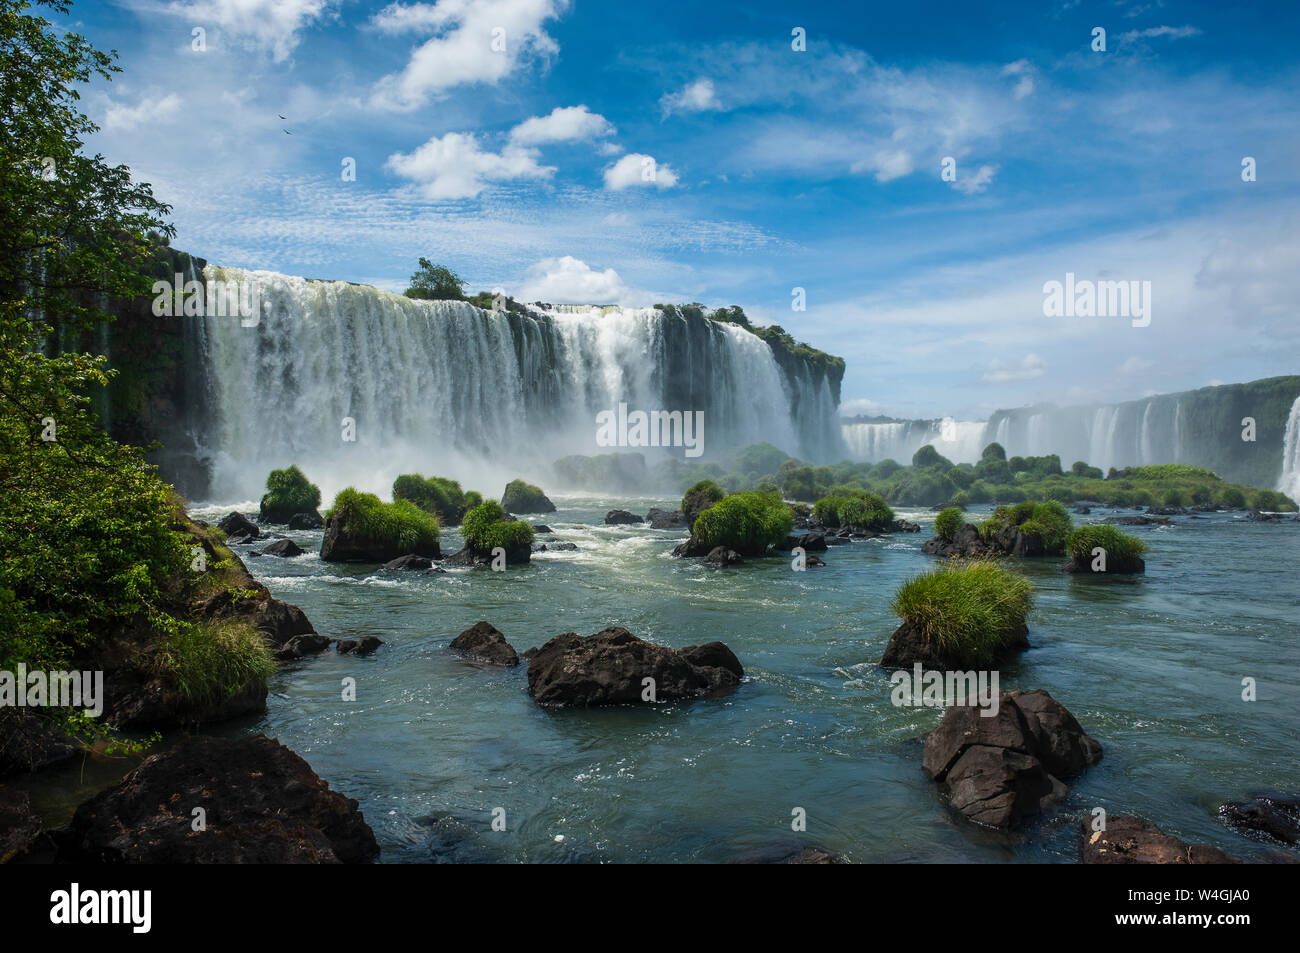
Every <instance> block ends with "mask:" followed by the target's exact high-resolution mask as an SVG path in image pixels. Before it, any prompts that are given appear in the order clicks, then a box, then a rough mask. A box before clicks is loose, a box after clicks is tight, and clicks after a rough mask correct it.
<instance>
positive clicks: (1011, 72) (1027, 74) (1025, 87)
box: [1002, 60, 1036, 99]
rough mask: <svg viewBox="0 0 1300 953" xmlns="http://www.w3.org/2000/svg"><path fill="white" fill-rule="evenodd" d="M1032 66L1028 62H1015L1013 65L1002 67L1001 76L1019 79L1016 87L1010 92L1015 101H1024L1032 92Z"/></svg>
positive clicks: (1033, 72)
mask: <svg viewBox="0 0 1300 953" xmlns="http://www.w3.org/2000/svg"><path fill="white" fill-rule="evenodd" d="M1035 72H1036V71H1035V70H1034V66H1033V64H1032V63H1030V62H1029V60H1016V61H1015V62H1014V63H1008V64H1007V65H1006V66H1004V67H1002V75H1003V76H1016V77H1019V79H1018V80H1017V82H1016V87H1015V89H1014V90H1012V95H1013V96H1015V97H1016V99H1024V98H1025V97H1026V96H1028V95H1029V94H1031V93H1032V92H1033V91H1034V75H1035Z"/></svg>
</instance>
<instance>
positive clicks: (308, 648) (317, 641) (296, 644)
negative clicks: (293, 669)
mask: <svg viewBox="0 0 1300 953" xmlns="http://www.w3.org/2000/svg"><path fill="white" fill-rule="evenodd" d="M329 647H330V639H329V638H328V637H326V636H324V635H317V634H316V633H314V632H313V633H312V634H310V635H295V636H294V637H293V638H292V639H290V640H289V641H288V642H286V643H284V645H282V646H280V648H279V649H278V650H276V653H275V659H276V661H277V662H292V661H295V660H296V659H300V658H306V657H307V656H308V655H319V654H320V653H321V652H324V651H325V650H326V649H327V648H329Z"/></svg>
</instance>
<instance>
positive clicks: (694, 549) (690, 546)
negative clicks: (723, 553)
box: [673, 536, 712, 558]
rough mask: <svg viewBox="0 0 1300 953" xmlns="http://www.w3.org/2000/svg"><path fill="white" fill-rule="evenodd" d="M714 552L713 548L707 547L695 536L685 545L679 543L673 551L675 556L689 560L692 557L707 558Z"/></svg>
mask: <svg viewBox="0 0 1300 953" xmlns="http://www.w3.org/2000/svg"><path fill="white" fill-rule="evenodd" d="M711 551H712V547H710V546H705V545H704V544H703V543H701V542H700V541H699V540H698V539H696V538H695V537H694V536H691V537H690V538H689V539H687V540H686V542H684V543H679V544H678V545H677V547H676V548H675V549H674V550H673V555H674V556H678V557H680V558H689V557H692V556H707V555H709V553H710V552H711Z"/></svg>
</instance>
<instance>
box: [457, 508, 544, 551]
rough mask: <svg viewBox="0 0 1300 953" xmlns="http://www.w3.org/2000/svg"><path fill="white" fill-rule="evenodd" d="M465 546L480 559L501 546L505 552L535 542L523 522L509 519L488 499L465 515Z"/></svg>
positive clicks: (528, 526)
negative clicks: (479, 556)
mask: <svg viewBox="0 0 1300 953" xmlns="http://www.w3.org/2000/svg"><path fill="white" fill-rule="evenodd" d="M460 532H461V535H462V536H464V537H465V543H466V544H467V545H468V546H469V547H470V549H472V550H473V551H474V552H476V553H478V554H479V555H481V556H489V555H491V553H492V550H493V549H495V548H496V547H498V546H500V547H501V548H502V549H504V550H505V551H506V552H510V551H511V550H514V549H518V548H519V547H521V546H530V545H532V542H533V536H534V533H533V528H532V526H530V525H529V524H528V523H525V522H524V521H523V520H514V521H513V522H510V521H507V520H506V511H505V509H504V508H503V507H502V506H501V504H500V503H498V502H497V501H496V500H485V501H483V502H482V503H480V504H479V505H478V506H476V507H474V508H473V509H472V510H470V511H469V512H468V513H466V514H465V520H464V522H463V523H461V527H460Z"/></svg>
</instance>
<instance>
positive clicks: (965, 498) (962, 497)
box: [952, 490, 982, 510]
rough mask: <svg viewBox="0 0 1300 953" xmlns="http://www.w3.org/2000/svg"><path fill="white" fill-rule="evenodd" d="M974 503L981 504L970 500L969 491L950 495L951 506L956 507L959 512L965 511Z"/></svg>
mask: <svg viewBox="0 0 1300 953" xmlns="http://www.w3.org/2000/svg"><path fill="white" fill-rule="evenodd" d="M975 502H982V501H976V500H974V499H972V498H971V494H970V491H969V490H960V491H958V492H957V493H954V494H953V495H952V505H953V506H955V507H958V508H959V509H961V510H965V509H966V507H968V506H970V505H971V504H972V503H975Z"/></svg>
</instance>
